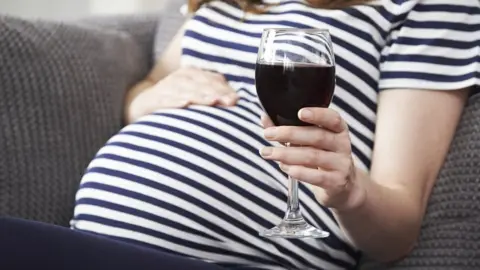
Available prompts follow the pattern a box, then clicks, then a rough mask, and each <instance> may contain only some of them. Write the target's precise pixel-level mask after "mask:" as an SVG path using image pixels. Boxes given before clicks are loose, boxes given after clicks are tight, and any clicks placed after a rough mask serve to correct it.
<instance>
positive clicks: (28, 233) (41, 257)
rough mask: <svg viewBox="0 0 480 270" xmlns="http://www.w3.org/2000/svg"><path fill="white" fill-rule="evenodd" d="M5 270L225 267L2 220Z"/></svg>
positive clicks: (50, 227) (200, 269)
mask: <svg viewBox="0 0 480 270" xmlns="http://www.w3.org/2000/svg"><path fill="white" fill-rule="evenodd" d="M0 239H2V240H1V241H0V254H1V256H0V257H1V262H2V266H3V267H6V268H5V269H18V270H27V269H49V270H64V269H69V270H76V269H79V270H80V269H81V270H84V269H89V270H105V269H116V270H131V269H142V270H149V269H152V270H162V269H165V270H174V269H179V270H180V269H181V270H184V269H198V270H221V269H224V268H222V267H219V266H216V265H214V264H208V263H205V262H201V261H199V260H192V259H186V258H184V257H180V256H174V255H171V254H167V253H161V252H158V251H155V250H153V249H147V248H144V247H140V246H136V245H131V244H126V243H122V242H119V241H114V240H111V239H107V238H105V237H99V236H94V235H91V234H86V233H82V232H75V231H72V230H69V229H67V228H61V227H57V226H53V225H47V224H42V223H38V222H33V221H25V220H19V219H9V218H0Z"/></svg>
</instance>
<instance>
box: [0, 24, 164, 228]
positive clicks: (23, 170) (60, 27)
mask: <svg viewBox="0 0 480 270" xmlns="http://www.w3.org/2000/svg"><path fill="white" fill-rule="evenodd" d="M92 22H93V21H90V23H87V22H72V23H59V22H47V21H27V20H23V19H18V18H13V17H9V16H0V37H1V38H0V63H1V64H0V151H1V152H0V153H1V154H0V215H9V216H15V217H21V218H27V219H34V220H38V221H44V222H49V223H55V224H59V225H64V226H67V225H68V222H69V220H70V218H71V215H72V210H73V202H74V196H75V191H76V189H77V187H78V183H79V180H80V178H81V176H82V173H83V171H84V169H85V167H86V166H87V164H88V163H89V161H90V160H91V158H92V157H93V156H94V154H95V153H96V151H97V150H98V148H100V147H101V146H102V144H103V143H104V142H105V141H106V140H107V139H108V138H109V137H110V136H111V135H112V134H114V133H115V132H116V131H117V130H119V129H120V128H121V127H122V107H123V98H124V94H125V91H126V90H127V89H128V88H129V87H131V86H132V85H133V84H134V83H135V82H136V81H138V80H140V79H141V78H142V77H143V76H145V74H146V73H147V72H148V70H149V68H150V66H149V65H150V64H151V59H152V51H153V48H152V44H153V37H154V32H155V27H156V24H157V22H156V21H153V20H151V19H148V20H136V21H135V22H131V21H129V22H128V24H136V27H130V28H128V27H126V28H125V29H127V30H128V29H133V30H135V34H136V35H137V36H135V35H132V34H130V33H129V32H128V31H127V30H122V29H120V27H117V28H113V27H112V28H109V27H105V26H102V25H100V23H99V25H96V24H95V23H92ZM115 25H118V22H117V23H115ZM138 29H143V30H144V31H143V32H141V33H142V34H141V36H142V37H141V38H140V37H139V36H138V35H139V34H138V33H139V31H138ZM148 36H150V38H148Z"/></svg>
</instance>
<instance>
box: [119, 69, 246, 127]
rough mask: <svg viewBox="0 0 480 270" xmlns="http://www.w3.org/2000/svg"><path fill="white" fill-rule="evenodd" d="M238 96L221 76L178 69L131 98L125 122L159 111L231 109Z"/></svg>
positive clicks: (197, 70) (194, 70)
mask: <svg viewBox="0 0 480 270" xmlns="http://www.w3.org/2000/svg"><path fill="white" fill-rule="evenodd" d="M237 100H238V96H237V93H236V92H235V91H234V90H233V89H232V88H231V87H230V86H229V85H228V83H227V81H226V80H225V77H224V76H223V75H221V74H218V73H215V72H211V71H205V70H201V69H197V68H191V67H187V68H180V69H178V70H177V71H175V72H173V73H171V74H170V75H168V76H167V77H165V78H164V79H163V80H160V81H159V82H157V83H156V84H155V85H154V86H152V87H150V88H148V89H146V90H144V91H142V92H141V93H140V94H138V95H137V96H136V97H134V98H133V99H132V101H131V103H130V105H129V106H128V108H126V109H127V120H128V122H130V123H131V122H134V121H135V120H137V119H138V118H140V117H142V116H144V115H147V114H150V113H152V112H154V111H156V110H159V109H168V108H184V107H187V106H189V105H205V106H215V105H220V106H233V105H235V104H236V102H237Z"/></svg>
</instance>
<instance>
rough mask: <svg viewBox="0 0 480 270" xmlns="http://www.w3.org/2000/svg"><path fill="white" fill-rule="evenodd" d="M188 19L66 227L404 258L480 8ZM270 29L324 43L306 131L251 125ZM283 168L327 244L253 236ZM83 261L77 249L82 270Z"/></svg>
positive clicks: (345, 259)
mask: <svg viewBox="0 0 480 270" xmlns="http://www.w3.org/2000/svg"><path fill="white" fill-rule="evenodd" d="M189 10H190V15H191V16H189V19H188V20H187V22H186V23H185V25H184V27H182V29H181V30H180V31H179V33H178V34H177V36H176V37H175V39H174V40H173V41H172V42H171V44H170V46H169V48H168V49H167V50H166V52H165V53H164V55H163V56H162V57H161V58H159V59H158V61H157V63H156V65H155V67H154V68H153V70H152V71H151V73H150V74H149V75H148V77H147V78H145V80H144V81H142V82H140V83H139V84H138V85H136V86H135V87H134V88H133V89H132V90H131V91H130V92H129V94H128V97H127V101H126V107H125V113H126V119H127V122H128V123H129V125H127V126H126V127H125V128H124V129H123V130H122V131H121V132H119V133H118V134H117V135H115V136H114V137H113V138H111V140H110V141H109V142H108V143H107V144H106V145H105V147H103V148H102V149H101V150H100V151H99V152H98V155H97V156H96V158H95V159H94V160H93V161H92V163H91V164H90V165H89V167H88V170H87V172H86V174H85V176H84V177H83V179H82V183H81V186H80V189H79V191H78V194H77V197H76V200H77V204H76V208H75V217H74V219H73V220H72V228H73V229H74V230H76V231H77V232H70V233H73V234H74V235H75V236H76V237H77V238H81V237H78V235H85V234H84V233H83V232H88V233H89V234H90V233H93V234H97V235H101V236H108V237H111V238H114V239H116V240H120V241H126V242H130V243H133V244H134V245H133V246H138V245H140V246H144V247H147V249H150V248H151V249H153V250H156V251H159V252H160V251H161V252H165V253H170V254H174V255H179V256H181V257H183V258H189V259H199V260H202V261H205V262H208V263H211V264H216V265H217V266H222V267H227V268H228V267H231V268H235V269H239V268H249V269H329V270H331V269H351V268H353V267H355V265H356V264H357V261H358V259H359V255H360V252H364V253H366V254H368V255H370V256H372V257H374V258H376V259H378V260H381V261H394V260H397V259H400V258H402V257H403V256H405V255H407V254H408V252H409V251H410V250H411V248H412V247H413V244H414V242H415V239H416V237H417V235H418V233H419V230H420V224H421V221H422V217H423V215H424V212H425V208H426V203H427V200H428V197H429V194H430V191H431V189H432V187H433V185H434V183H435V179H436V176H437V173H438V171H439V169H440V167H441V165H442V163H443V160H444V157H445V155H446V153H447V151H448V147H449V144H450V141H451V139H452V136H453V134H454V131H455V128H456V125H457V122H458V119H459V117H460V115H461V112H462V108H463V106H464V104H465V101H466V99H467V97H468V94H469V92H470V91H469V90H470V89H472V88H474V87H476V86H478V84H479V79H480V78H479V77H478V74H479V64H480V63H479V59H478V55H479V47H478V40H479V36H480V30H479V25H480V2H479V1H478V0H450V1H449V0H382V1H368V0H364V1H362V0H351V1H348V0H332V1H327V0H269V1H253V0H251V1H246V0H245V1H219V0H218V1H189ZM272 27H279V28H285V27H295V28H325V29H328V30H329V31H330V33H331V35H332V41H333V47H334V51H335V57H336V72H337V81H336V83H337V85H336V90H335V96H334V98H333V101H332V104H331V106H330V108H329V109H321V108H305V109H302V110H301V111H299V117H300V118H301V119H302V120H303V121H305V122H308V123H311V124H314V126H313V127H290V126H285V127H273V126H272V125H271V123H270V121H269V119H265V118H264V119H263V126H262V124H261V123H262V120H261V117H262V115H263V112H262V109H261V106H260V104H259V101H258V98H257V94H256V89H255V85H254V73H255V71H254V69H255V61H256V56H257V50H258V45H259V43H260V36H261V33H262V31H263V29H264V28H272ZM160 34H161V33H160ZM318 83H322V82H321V81H319V82H318ZM285 142H291V143H294V144H296V145H302V147H295V148H285V147H283V146H282V143H285ZM279 165H280V166H279ZM287 175H290V176H292V177H295V178H298V179H299V180H301V181H303V182H302V183H301V184H300V204H301V207H302V211H303V215H304V216H305V218H306V219H307V220H308V222H309V223H310V224H313V225H315V226H317V227H319V228H322V229H324V230H326V231H328V232H329V233H330V236H329V237H328V238H325V239H317V240H315V239H297V240H287V239H279V238H275V239H267V238H262V237H260V236H259V235H258V233H259V232H260V231H263V230H264V229H268V228H271V227H273V226H274V225H276V224H278V223H279V222H280V221H281V219H282V218H283V214H284V211H285V208H286V194H287V187H286V185H287ZM12 227H13V226H12ZM51 233H52V232H51ZM52 234H53V233H52ZM85 237H86V236H85ZM75 241H79V240H75ZM75 241H73V242H75ZM99 241H100V240H99ZM98 245H100V244H98ZM98 245H97V246H98ZM107 247H108V245H105V249H104V250H109V248H107ZM84 253H85V251H84V250H83V251H82V250H80V251H78V253H77V254H74V255H72V256H78V258H79V259H80V260H82V261H85V262H84V263H85V264H86V265H88V262H87V261H88V259H89V258H91V255H85V254H84ZM126 253H128V252H126ZM106 254H111V252H107V253H106ZM118 254H123V253H118ZM106 256H107V257H108V255H106ZM148 256H149V255H148ZM148 256H147V257H148ZM152 256H153V255H152ZM121 257H122V256H118V257H117V258H110V260H112V261H116V260H122V258H121ZM137 258H142V260H143V261H145V260H146V259H145V258H144V257H141V256H138V257H137ZM133 259H135V258H133ZM100 260H101V259H100ZM105 260H107V259H106V258H105ZM139 260H140V259H139ZM91 261H95V260H91ZM166 261H168V260H166ZM188 261H190V260H188ZM194 261H197V260H194ZM92 264H94V263H92ZM89 267H91V268H89ZM161 267H162V266H161V265H160V266H158V268H157V269H163V268H161ZM212 267H214V266H212ZM86 268H89V269H93V266H86ZM117 269H120V268H117ZM145 269H146V268H145ZM152 269H154V268H152ZM167 269H170V268H167ZM179 269H181V268H179ZM184 269H189V268H188V267H186V268H184ZM191 269H193V268H191ZM212 269H213V268H212Z"/></svg>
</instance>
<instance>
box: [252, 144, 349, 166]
mask: <svg viewBox="0 0 480 270" xmlns="http://www.w3.org/2000/svg"><path fill="white" fill-rule="evenodd" d="M260 155H261V156H262V157H263V158H264V159H268V160H274V161H278V162H281V163H283V164H286V165H298V166H306V167H310V168H321V169H324V170H328V171H331V170H343V168H348V167H349V166H350V165H349V164H350V159H349V158H346V157H344V155H342V154H339V153H335V152H329V151H322V150H318V149H315V148H312V147H264V148H262V149H261V150H260Z"/></svg>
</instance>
